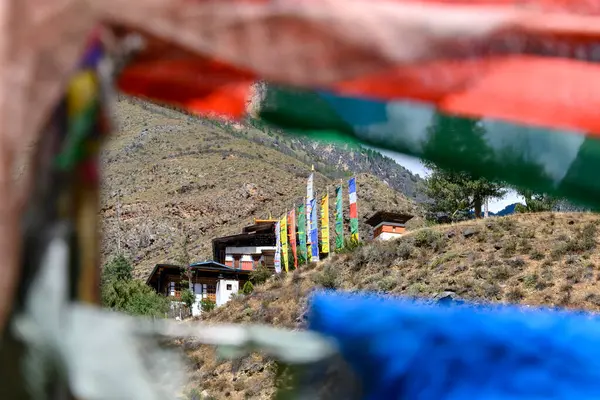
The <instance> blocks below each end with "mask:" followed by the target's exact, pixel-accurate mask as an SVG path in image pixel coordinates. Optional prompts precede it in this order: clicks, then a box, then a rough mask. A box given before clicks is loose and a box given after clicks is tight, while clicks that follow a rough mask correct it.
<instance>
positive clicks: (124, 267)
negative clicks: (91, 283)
mask: <svg viewBox="0 0 600 400" xmlns="http://www.w3.org/2000/svg"><path fill="white" fill-rule="evenodd" d="M132 272H133V267H132V265H131V263H130V262H129V260H127V258H125V256H124V255H123V253H119V254H117V255H116V256H114V257H113V258H112V259H111V260H110V261H109V262H108V263H107V264H106V265H105V266H104V269H103V270H102V281H103V282H104V281H108V280H115V279H116V280H123V281H126V280H131V279H132V276H131V274H132Z"/></svg>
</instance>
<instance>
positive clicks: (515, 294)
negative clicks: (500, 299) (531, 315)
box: [506, 287, 525, 303]
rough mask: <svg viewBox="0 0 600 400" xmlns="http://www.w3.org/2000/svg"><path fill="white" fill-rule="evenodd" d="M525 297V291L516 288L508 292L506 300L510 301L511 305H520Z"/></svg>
mask: <svg viewBox="0 0 600 400" xmlns="http://www.w3.org/2000/svg"><path fill="white" fill-rule="evenodd" d="M523 297H525V295H524V294H523V291H522V290H521V289H519V288H518V287H514V288H512V289H510V290H509V291H508V292H506V300H508V301H509V302H511V303H518V302H519V301H521V300H522V299H523Z"/></svg>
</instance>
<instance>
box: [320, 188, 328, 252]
mask: <svg viewBox="0 0 600 400" xmlns="http://www.w3.org/2000/svg"><path fill="white" fill-rule="evenodd" d="M321 253H323V254H328V253H329V194H326V195H325V196H323V197H322V198H321Z"/></svg>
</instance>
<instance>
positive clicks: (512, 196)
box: [369, 146, 523, 212]
mask: <svg viewBox="0 0 600 400" xmlns="http://www.w3.org/2000/svg"><path fill="white" fill-rule="evenodd" d="M369 147H370V146H369ZM371 148H372V149H373V150H377V151H378V152H380V153H381V154H383V155H384V156H387V157H389V158H391V159H393V160H394V161H396V162H397V163H398V164H400V165H402V166H403V167H404V168H406V169H408V170H409V171H410V172H412V173H413V174H419V175H420V176H421V177H422V178H424V177H426V176H427V175H428V174H429V170H428V169H427V168H425V166H424V165H423V163H422V162H421V160H420V159H418V158H415V157H411V156H407V155H405V154H401V153H396V152H393V151H389V150H384V149H380V148H376V147H371ZM522 201H523V198H522V197H521V196H519V195H518V194H517V193H516V192H515V191H513V190H511V191H509V192H508V193H507V194H506V196H504V197H503V198H501V199H493V200H490V202H489V210H490V211H491V212H498V211H500V210H502V209H503V208H504V207H506V206H507V205H509V204H513V203H517V202H522Z"/></svg>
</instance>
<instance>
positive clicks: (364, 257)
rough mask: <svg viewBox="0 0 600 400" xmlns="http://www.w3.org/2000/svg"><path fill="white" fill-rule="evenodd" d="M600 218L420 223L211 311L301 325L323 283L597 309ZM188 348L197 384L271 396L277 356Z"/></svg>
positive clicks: (214, 390) (221, 394)
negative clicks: (234, 359)
mask: <svg viewBox="0 0 600 400" xmlns="http://www.w3.org/2000/svg"><path fill="white" fill-rule="evenodd" d="M599 224H600V216H598V215H594V214H585V213H577V214H569V213H544V214H517V215H513V216H509V217H498V218H490V219H486V220H479V221H468V222H465V223H460V224H455V225H441V226H437V227H435V228H423V229H420V230H415V231H413V232H412V233H410V234H409V235H406V236H405V237H403V238H400V239H398V240H395V241H389V242H378V243H371V244H367V245H365V246H362V247H359V248H358V249H356V250H354V251H353V252H351V253H347V254H339V255H335V256H333V257H331V258H329V259H327V260H326V261H324V262H322V263H320V264H313V265H311V266H309V267H308V268H304V269H300V270H298V271H295V272H294V273H290V274H288V275H287V276H284V277H281V278H271V280H269V281H267V282H266V283H265V284H264V285H257V286H256V287H255V292H254V293H253V294H252V295H249V296H236V298H235V299H233V300H232V301H230V302H229V303H228V304H226V305H225V306H223V307H221V308H219V309H216V310H215V311H213V312H212V313H211V314H209V317H208V320H209V321H212V322H235V323H264V324H271V325H276V326H283V327H287V328H295V329H302V328H304V327H305V320H304V315H305V314H304V313H305V307H306V301H307V298H308V296H309V294H310V292H311V291H313V290H316V289H319V288H329V289H340V290H368V291H376V292H381V293H387V294H389V295H408V296H419V297H427V298H430V299H433V300H435V299H439V298H441V297H443V298H453V297H460V298H463V299H468V300H472V301H492V302H511V303H523V304H530V305H546V306H560V307H568V308H585V309H588V310H594V311H600V284H599V281H600V255H599V254H598V251H597V243H598V240H599V232H598V225H599ZM187 348H188V354H189V355H190V358H191V360H192V362H193V363H194V364H193V365H192V369H191V370H192V374H191V376H192V381H191V382H192V383H191V385H192V386H193V387H194V388H196V389H197V390H200V391H202V390H205V391H206V392H208V393H209V394H211V395H212V396H214V398H230V399H268V398H271V396H272V394H273V392H274V390H275V383H274V382H275V372H274V367H273V365H274V364H273V363H272V362H271V361H269V360H265V359H263V358H262V357H261V356H260V355H258V354H254V355H252V356H250V357H247V358H245V359H243V360H242V361H241V364H240V365H239V368H237V372H235V373H233V372H232V369H231V364H230V363H218V362H216V361H215V358H214V354H213V350H212V349H211V348H209V347H194V346H191V347H189V346H188V347H187Z"/></svg>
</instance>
